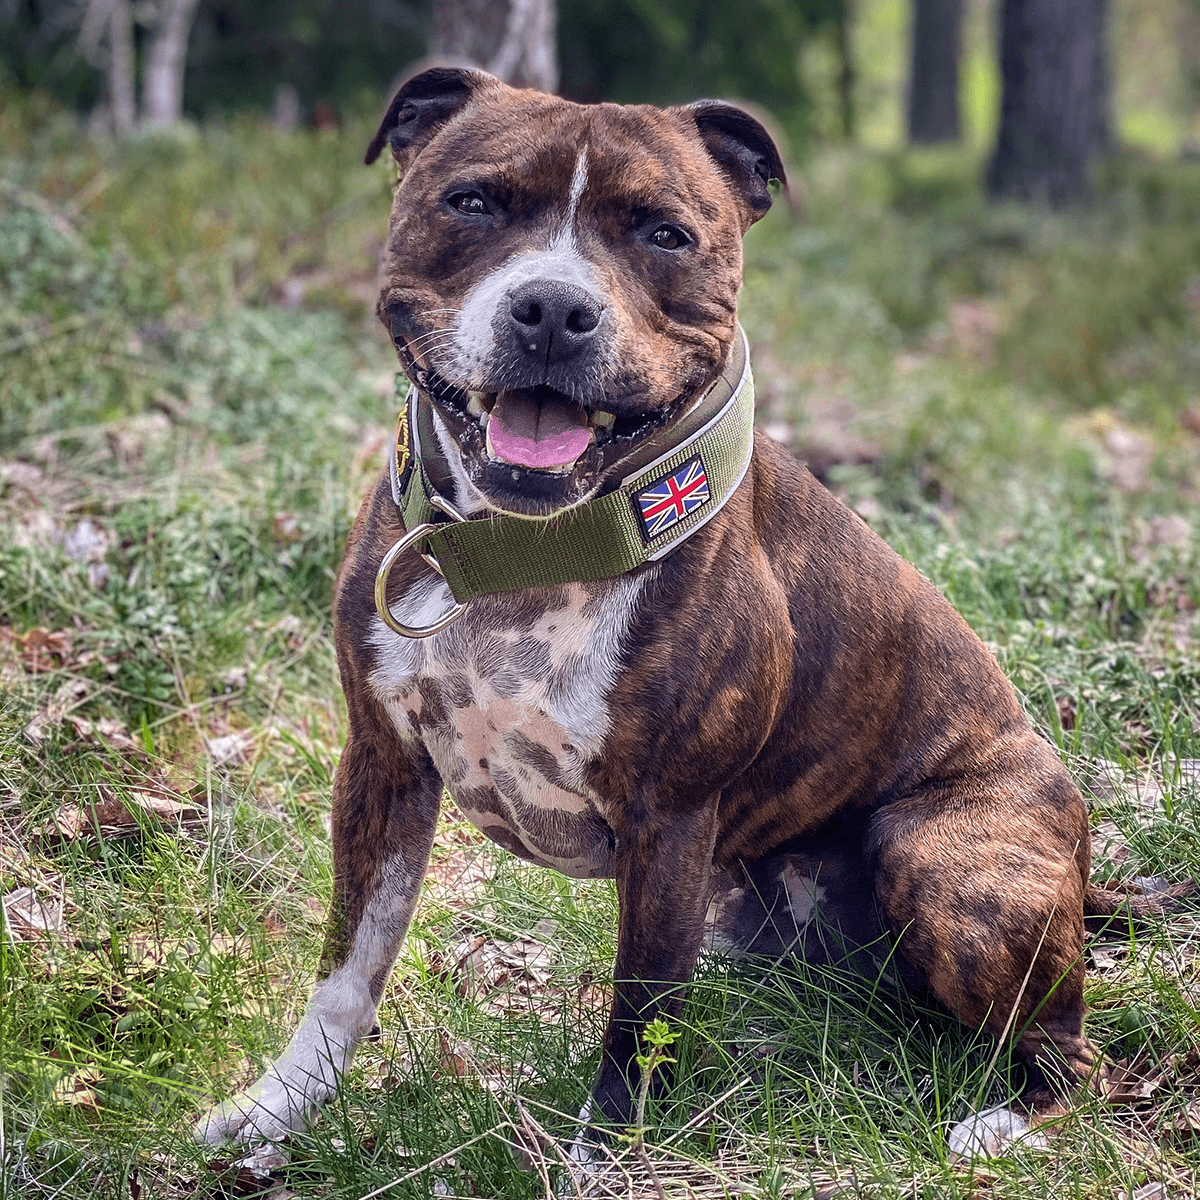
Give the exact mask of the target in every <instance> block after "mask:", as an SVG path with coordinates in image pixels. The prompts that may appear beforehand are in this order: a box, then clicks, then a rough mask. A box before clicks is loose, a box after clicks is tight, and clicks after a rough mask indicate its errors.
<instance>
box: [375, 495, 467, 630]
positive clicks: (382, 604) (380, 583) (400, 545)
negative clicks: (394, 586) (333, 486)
mask: <svg viewBox="0 0 1200 1200" xmlns="http://www.w3.org/2000/svg"><path fill="white" fill-rule="evenodd" d="M455 515H456V516H457V514H455ZM459 520H460V521H461V520H462V518H461V517H459ZM436 528H437V526H436V525H431V524H429V523H428V522H424V523H423V524H421V525H417V526H415V527H414V528H412V529H410V530H409V531H408V532H407V533H406V534H405V535H404V536H403V537H402V538H401V539H400V540H399V541H398V542H397V543H396V544H395V545H394V546H393V547H392V548H391V549H390V550H389V551H388V552H387V553H386V554H385V555H384V556H383V562H381V563H380V564H379V572H378V573H377V574H376V576H375V611H376V612H377V613H378V614H379V616H380V618H381V620H382V621H383V623H384V624H385V625H386V626H387V627H388V628H389V629H392V630H394V631H395V632H396V633H398V634H400V635H401V636H402V637H406V638H426V637H430V636H431V635H432V634H435V633H437V632H438V631H439V630H442V629H445V628H446V626H447V625H450V624H452V623H453V622H455V621H457V620H458V618H459V617H461V616H462V615H463V613H464V612H466V611H467V606H466V605H465V604H455V606H454V607H453V608H452V609H451V610H450V611H449V612H448V613H446V615H445V616H442V617H438V619H437V620H436V621H434V623H433V624H432V625H425V626H423V627H421V628H419V629H416V628H413V627H412V626H411V625H402V624H401V623H400V622H399V621H397V620H396V618H395V617H393V616H392V610H391V609H390V608H389V607H388V602H387V585H388V576H389V575H390V574H391V573H392V565H393V564H394V563H395V561H396V559H397V558H399V557H400V555H401V554H403V553H404V551H405V550H407V549H408V548H409V546H411V545H413V544H414V543H415V542H419V541H420V540H421V539H422V538H423V537H426V536H427V535H429V534H430V533H432V532H433V531H434V530H435V529H436ZM421 557H422V558H423V559H424V560H425V561H426V562H427V563H429V565H430V566H431V567H433V569H434V570H435V571H436V572H437V573H438V574H439V575H441V574H442V568H441V567H440V566H439V565H438V561H437V559H436V558H434V557H433V555H432V554H424V553H422V555H421ZM443 578H444V576H443Z"/></svg>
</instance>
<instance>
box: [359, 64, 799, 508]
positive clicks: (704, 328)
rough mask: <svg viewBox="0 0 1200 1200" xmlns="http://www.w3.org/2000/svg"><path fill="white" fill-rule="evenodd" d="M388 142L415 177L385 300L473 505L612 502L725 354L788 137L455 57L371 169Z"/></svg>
mask: <svg viewBox="0 0 1200 1200" xmlns="http://www.w3.org/2000/svg"><path fill="white" fill-rule="evenodd" d="M384 146H389V147H390V148H391V151H392V154H393V155H394V156H395V158H396V161H397V162H398V163H399V166H400V170H401V172H402V176H403V177H402V181H401V184H400V186H399V188H398V189H397V191H396V197H395V202H394V204H393V206H392V217H391V227H390V231H389V234H388V242H387V256H386V273H387V279H386V285H385V287H384V289H383V292H382V294H381V295H380V298H379V307H378V312H379V316H380V319H381V320H382V321H383V322H384V324H385V325H386V326H387V327H388V329H389V330H390V332H391V335H392V338H393V341H394V342H395V345H396V349H397V351H398V353H399V355H400V360H401V363H402V364H403V366H404V368H405V370H406V371H407V372H408V374H409V376H410V377H411V378H412V379H413V381H414V382H415V383H416V384H417V385H418V386H419V387H420V388H421V389H422V390H423V391H424V392H425V393H426V394H427V395H428V396H430V397H431V399H432V401H433V404H434V407H435V412H436V415H437V417H438V418H439V421H440V425H441V429H442V431H444V433H445V434H446V436H445V437H443V441H444V442H445V441H450V442H452V445H451V446H447V447H445V448H446V450H447V453H448V455H449V456H450V457H451V458H452V460H454V461H452V462H451V469H452V470H453V472H454V474H455V475H456V476H457V477H458V479H459V480H460V485H461V486H460V491H462V490H463V488H464V487H465V489H466V490H467V491H468V492H469V493H470V497H469V499H470V501H471V503H470V504H469V505H468V507H471V508H475V509H478V508H482V507H484V506H487V507H491V508H496V509H501V510H507V511H511V512H519V513H527V514H545V513H549V512H554V511H556V510H558V509H562V508H566V507H569V506H572V505H575V504H578V503H580V502H582V501H585V500H587V499H589V498H590V497H592V496H594V495H596V494H597V493H598V492H600V491H601V490H602V489H604V487H605V485H606V483H608V482H609V481H610V480H614V479H619V478H620V477H621V465H620V464H621V460H622V459H624V458H626V457H627V456H628V455H629V454H630V453H631V452H633V451H635V450H636V448H637V447H638V445H639V444H640V443H641V442H642V441H643V440H644V439H645V438H646V437H647V436H649V435H650V434H651V433H652V432H653V431H654V430H655V429H658V428H660V427H661V426H663V425H664V424H666V423H668V422H670V421H671V420H672V419H673V418H674V417H675V416H677V415H679V414H680V413H681V412H683V411H684V409H685V408H686V407H687V405H688V404H689V403H690V402H691V401H692V400H694V399H695V398H696V397H697V396H699V395H700V394H701V393H702V392H703V391H704V390H705V389H707V388H708V386H709V385H710V384H711V383H712V382H713V381H714V380H715V379H716V377H717V375H718V374H719V373H720V371H721V369H722V367H723V366H724V364H725V361H726V358H727V356H728V353H729V348H730V344H731V342H732V340H733V338H734V337H735V335H736V330H737V293H738V289H739V287H740V285H741V277H742V244H741V241H742V234H743V233H744V232H745V231H746V229H747V228H748V227H749V226H750V225H751V224H752V223H753V222H754V221H756V220H757V219H758V218H759V217H761V216H762V215H763V214H764V213H765V212H766V211H767V209H768V208H769V207H770V204H771V194H770V191H769V189H768V186H767V185H768V182H769V181H770V180H772V179H778V180H780V181H784V172H783V167H782V164H781V163H780V158H779V152H778V151H777V150H776V148H775V145H774V144H773V142H772V141H771V138H770V136H769V135H768V133H767V132H766V130H765V129H763V127H762V126H761V125H760V124H759V123H758V122H757V121H756V120H754V118H753V117H751V116H749V115H747V114H746V113H744V112H742V111H741V110H740V109H737V108H735V107H733V106H732V105H729V104H725V103H721V102H719V101H700V102H698V103H696V104H691V105H687V106H684V107H680V108H668V109H657V108H650V107H647V106H628V107H623V106H618V105H614V104H596V105H580V104H572V103H570V102H568V101H565V100H560V99H558V98H557V97H554V96H548V95H544V94H542V93H540V92H532V91H524V90H517V89H514V88H510V87H507V86H505V85H504V84H503V83H501V82H500V81H499V80H498V79H495V78H493V77H492V76H490V75H486V74H484V73H482V72H477V71H468V70H458V69H448V68H435V69H433V70H428V71H425V72H423V73H422V74H420V75H417V76H416V77H415V78H413V79H411V80H410V81H409V82H408V83H406V84H405V85H404V86H403V87H402V88H401V89H400V91H399V92H398V93H397V95H396V96H395V98H394V99H393V100H392V103H391V105H390V106H389V108H388V111H387V114H386V115H385V116H384V118H383V122H382V124H381V125H380V127H379V131H378V132H377V133H376V135H375V138H374V140H373V141H372V142H371V145H370V148H369V149H368V151H367V162H368V163H371V162H374V160H375V159H376V158H377V157H378V155H379V153H380V151H381V150H382V149H383V147H384ZM467 499H468V498H467V497H463V496H460V500H462V501H463V502H464V503H465V502H466V501H467Z"/></svg>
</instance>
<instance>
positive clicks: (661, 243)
mask: <svg viewBox="0 0 1200 1200" xmlns="http://www.w3.org/2000/svg"><path fill="white" fill-rule="evenodd" d="M691 240H692V239H691V238H690V237H688V235H687V234H686V233H684V232H683V230H682V229H680V228H679V226H678V225H660V226H659V227H658V228H657V229H656V230H655V231H654V232H653V233H652V234H651V235H650V241H651V242H652V243H653V244H654V245H655V246H657V247H658V248H659V249H660V250H679V249H681V248H682V247H684V246H687V245H689V244H690V243H691Z"/></svg>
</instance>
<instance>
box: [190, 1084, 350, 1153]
mask: <svg viewBox="0 0 1200 1200" xmlns="http://www.w3.org/2000/svg"><path fill="white" fill-rule="evenodd" d="M311 1082H317V1081H311ZM330 1095H332V1089H331V1088H329V1087H327V1086H320V1087H319V1088H314V1087H312V1086H311V1084H310V1085H309V1086H300V1085H296V1084H288V1083H287V1082H285V1080H283V1079H282V1078H280V1076H278V1075H275V1074H270V1075H265V1076H263V1078H262V1079H260V1080H259V1081H258V1082H257V1083H256V1084H254V1085H253V1086H252V1087H250V1088H248V1089H247V1090H246V1091H244V1092H239V1093H238V1094H237V1095H236V1096H231V1097H230V1098H229V1099H228V1100H226V1101H225V1102H224V1103H223V1104H218V1105H216V1106H214V1107H213V1108H210V1109H209V1110H208V1112H206V1113H205V1114H204V1116H203V1117H201V1118H200V1120H199V1121H197V1122H196V1125H195V1127H194V1133H195V1137H196V1141H198V1142H206V1143H208V1145H210V1146H219V1145H223V1144H224V1143H226V1142H240V1143H243V1144H244V1143H249V1142H254V1143H271V1144H274V1143H278V1142H281V1141H283V1140H284V1139H285V1138H286V1137H287V1136H288V1135H289V1134H291V1133H303V1132H304V1130H305V1129H307V1128H308V1126H309V1124H310V1123H311V1121H312V1118H313V1116H314V1115H315V1114H316V1111H317V1109H318V1108H319V1107H320V1105H321V1104H322V1103H323V1102H324V1101H325V1100H327V1099H328V1098H329V1097H330Z"/></svg>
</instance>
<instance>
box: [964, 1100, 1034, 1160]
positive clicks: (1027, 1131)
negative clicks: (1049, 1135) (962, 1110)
mask: <svg viewBox="0 0 1200 1200" xmlns="http://www.w3.org/2000/svg"><path fill="white" fill-rule="evenodd" d="M1016 1142H1020V1143H1021V1145H1022V1146H1023V1147H1024V1148H1026V1149H1029V1150H1049V1149H1050V1143H1049V1142H1048V1141H1046V1136H1045V1134H1043V1133H1039V1132H1038V1131H1037V1130H1036V1129H1034V1128H1032V1127H1031V1126H1030V1124H1029V1122H1028V1121H1027V1120H1025V1118H1024V1117H1023V1116H1021V1114H1020V1113H1015V1112H1013V1110H1012V1109H1011V1108H1004V1107H1003V1106H1001V1107H998V1108H985V1109H984V1110H983V1111H982V1112H977V1113H973V1114H972V1115H971V1116H969V1117H967V1119H966V1120H965V1121H959V1122H958V1124H957V1125H955V1126H954V1128H953V1129H951V1130H950V1133H949V1135H948V1136H947V1138H946V1148H947V1149H948V1150H949V1151H950V1153H951V1155H953V1156H954V1157H956V1158H960V1159H968V1158H999V1157H1000V1156H1001V1155H1003V1154H1005V1153H1007V1151H1008V1148H1009V1146H1011V1145H1013V1144H1014V1143H1016Z"/></svg>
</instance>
